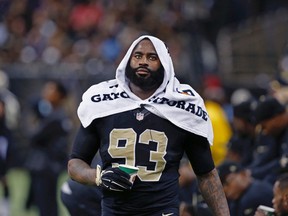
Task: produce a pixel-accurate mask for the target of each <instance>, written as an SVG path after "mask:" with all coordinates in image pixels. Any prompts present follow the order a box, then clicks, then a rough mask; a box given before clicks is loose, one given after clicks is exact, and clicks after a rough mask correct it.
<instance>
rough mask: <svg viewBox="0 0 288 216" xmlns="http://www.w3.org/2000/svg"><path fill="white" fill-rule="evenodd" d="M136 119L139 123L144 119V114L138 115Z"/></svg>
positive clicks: (139, 113)
mask: <svg viewBox="0 0 288 216" xmlns="http://www.w3.org/2000/svg"><path fill="white" fill-rule="evenodd" d="M136 119H137V120H138V121H142V120H143V119H144V113H141V112H138V113H136Z"/></svg>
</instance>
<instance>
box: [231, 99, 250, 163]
mask: <svg viewBox="0 0 288 216" xmlns="http://www.w3.org/2000/svg"><path fill="white" fill-rule="evenodd" d="M253 103H254V100H251V99H248V100H246V101H242V102H241V103H239V104H236V105H233V119H232V128H233V131H234V132H233V136H232V137H231V139H230V140H229V142H228V144H227V148H228V149H227V155H226V160H233V161H236V162H239V163H241V164H242V166H246V165H248V164H250V163H251V162H252V160H253V151H254V145H255V125H254V123H253V114H252V113H253V108H252V106H253Z"/></svg>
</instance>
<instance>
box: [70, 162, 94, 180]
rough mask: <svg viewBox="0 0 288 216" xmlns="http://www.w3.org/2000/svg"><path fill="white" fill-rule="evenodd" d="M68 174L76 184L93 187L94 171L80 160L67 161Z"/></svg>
mask: <svg viewBox="0 0 288 216" xmlns="http://www.w3.org/2000/svg"><path fill="white" fill-rule="evenodd" d="M68 174H69V176H70V177H71V178H72V179H73V180H75V181H77V182H80V183H82V184H88V185H95V178H96V170H95V169H93V168H91V167H90V166H89V165H88V164H87V163H85V162H84V161H82V160H80V159H71V160H69V162H68Z"/></svg>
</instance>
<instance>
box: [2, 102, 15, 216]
mask: <svg viewBox="0 0 288 216" xmlns="http://www.w3.org/2000/svg"><path fill="white" fill-rule="evenodd" d="M5 109H6V107H5V103H4V101H3V100H2V99H0V184H1V187H2V189H1V190H2V191H3V198H1V199H0V215H1V216H8V215H9V209H10V202H9V201H10V200H9V199H10V196H9V191H10V189H9V185H8V182H7V171H8V169H9V160H10V158H11V144H12V143H11V141H12V140H11V131H10V129H9V128H8V127H7V125H6V121H5Z"/></svg>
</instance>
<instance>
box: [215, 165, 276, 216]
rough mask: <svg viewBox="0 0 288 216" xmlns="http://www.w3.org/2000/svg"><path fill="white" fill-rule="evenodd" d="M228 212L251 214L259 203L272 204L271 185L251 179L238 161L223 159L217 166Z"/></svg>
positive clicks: (249, 215)
mask: <svg viewBox="0 0 288 216" xmlns="http://www.w3.org/2000/svg"><path fill="white" fill-rule="evenodd" d="M217 169H218V172H219V176H220V179H221V182H222V184H223V187H224V192H225V194H226V197H227V200H228V204H229V208H230V213H231V215H233V216H243V215H247V216H252V215H254V213H255V211H256V209H257V207H258V206H259V205H266V206H270V207H271V206H272V198H273V190H272V185H271V184H269V183H267V182H265V181H260V180H257V179H253V178H252V177H251V175H250V174H249V171H248V170H247V169H245V168H243V167H242V166H241V165H240V164H239V163H236V162H231V161H224V162H223V163H222V164H220V165H219V166H218V167H217Z"/></svg>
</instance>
